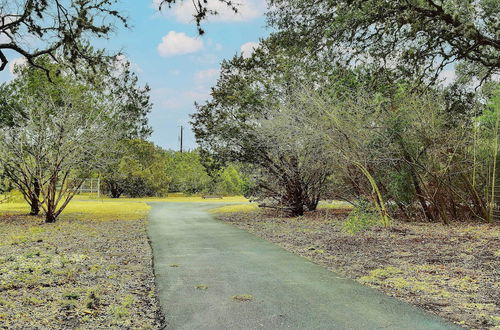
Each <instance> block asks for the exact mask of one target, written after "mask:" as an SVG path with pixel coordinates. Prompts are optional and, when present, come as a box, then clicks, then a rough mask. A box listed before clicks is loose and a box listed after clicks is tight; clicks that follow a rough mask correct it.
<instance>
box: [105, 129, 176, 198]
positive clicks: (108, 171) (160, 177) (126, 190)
mask: <svg viewBox="0 0 500 330" xmlns="http://www.w3.org/2000/svg"><path fill="white" fill-rule="evenodd" d="M169 158H170V157H169V155H168V153H167V152H166V151H164V150H163V149H161V148H160V147H157V146H155V145H154V144H153V143H151V142H148V141H145V140H141V139H126V140H122V141H120V143H119V145H118V148H117V149H116V152H115V154H113V161H111V162H109V163H108V164H107V166H106V167H104V168H103V169H102V171H101V172H102V175H103V181H104V184H105V187H106V191H107V193H108V194H109V195H110V196H111V197H113V198H119V197H120V196H121V195H122V194H124V195H127V196H130V197H145V196H157V197H161V196H164V195H165V194H166V193H167V192H168V190H169V184H170V181H171V178H170V177H169V175H168V168H167V166H168V165H169Z"/></svg>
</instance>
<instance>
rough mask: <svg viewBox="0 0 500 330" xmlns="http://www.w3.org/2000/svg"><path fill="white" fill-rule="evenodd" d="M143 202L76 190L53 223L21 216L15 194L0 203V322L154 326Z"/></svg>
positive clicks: (51, 325)
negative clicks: (85, 194) (81, 193)
mask: <svg viewBox="0 0 500 330" xmlns="http://www.w3.org/2000/svg"><path fill="white" fill-rule="evenodd" d="M149 208H150V207H149V206H148V205H147V204H146V203H144V202H141V201H137V202H130V201H126V200H101V201H90V200H89V198H87V200H85V198H81V197H80V196H79V197H78V198H77V199H76V200H74V201H73V202H71V203H70V204H69V206H68V208H67V209H66V210H65V212H63V213H62V215H61V217H60V219H59V221H58V222H56V223H55V224H44V223H43V216H40V217H31V216H25V214H27V213H28V211H29V208H28V206H27V205H26V204H25V203H23V202H22V201H20V200H15V199H13V200H12V201H11V202H9V203H2V204H0V269H1V271H0V324H2V326H4V327H6V328H35V329H36V328H38V329H44V328H60V329H73V328H82V329H91V328H92V329H96V328H111V327H113V326H115V327H117V328H141V329H142V328H144V329H148V328H151V329H152V328H158V327H159V326H160V324H159V322H158V319H157V316H158V314H157V313H158V311H159V306H157V301H156V299H155V293H154V292H155V289H154V277H153V272H152V265H151V258H152V256H151V250H150V246H149V243H148V239H147V235H146V221H145V218H146V216H147V213H148V211H149ZM27 311H28V312H27ZM0 327H1V326H0Z"/></svg>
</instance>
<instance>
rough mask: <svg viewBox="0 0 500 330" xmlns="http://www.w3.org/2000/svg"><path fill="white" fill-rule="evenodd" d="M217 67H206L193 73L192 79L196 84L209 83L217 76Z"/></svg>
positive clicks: (218, 71)
mask: <svg viewBox="0 0 500 330" xmlns="http://www.w3.org/2000/svg"><path fill="white" fill-rule="evenodd" d="M219 73H220V70H219V69H208V70H202V71H198V72H196V73H195V75H194V80H195V82H196V83H197V84H211V83H212V82H214V81H215V80H216V79H217V77H218V76H219Z"/></svg>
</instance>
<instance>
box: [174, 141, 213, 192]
mask: <svg viewBox="0 0 500 330" xmlns="http://www.w3.org/2000/svg"><path fill="white" fill-rule="evenodd" d="M168 174H169V176H170V177H171V178H172V184H171V188H170V191H173V192H183V193H187V194H199V193H202V192H205V191H208V190H209V185H210V184H211V182H212V178H211V177H210V176H209V175H208V173H207V171H206V169H205V167H203V165H202V164H201V159H200V154H199V152H198V151H196V150H194V151H188V152H175V153H173V154H171V159H170V164H169V167H168Z"/></svg>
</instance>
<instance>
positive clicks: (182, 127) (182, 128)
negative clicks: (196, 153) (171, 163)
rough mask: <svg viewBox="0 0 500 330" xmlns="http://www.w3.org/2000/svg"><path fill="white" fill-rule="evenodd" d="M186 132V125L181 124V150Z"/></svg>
mask: <svg viewBox="0 0 500 330" xmlns="http://www.w3.org/2000/svg"><path fill="white" fill-rule="evenodd" d="M183 134H184V126H182V125H181V152H182V138H183Z"/></svg>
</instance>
